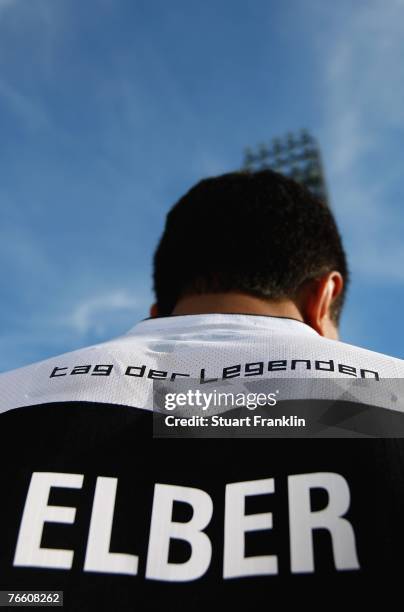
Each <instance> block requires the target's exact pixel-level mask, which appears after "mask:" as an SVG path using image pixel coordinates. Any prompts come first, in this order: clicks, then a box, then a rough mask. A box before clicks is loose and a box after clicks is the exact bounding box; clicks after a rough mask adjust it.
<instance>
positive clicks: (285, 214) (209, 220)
mask: <svg viewBox="0 0 404 612" xmlns="http://www.w3.org/2000/svg"><path fill="white" fill-rule="evenodd" d="M332 270H336V271H339V272H340V273H341V275H342V277H343V278H344V281H345V282H344V289H343V291H342V293H341V294H340V296H339V297H338V298H337V299H336V300H335V301H334V303H333V307H332V316H333V318H334V320H335V321H338V319H339V316H340V312H341V308H342V305H343V301H344V296H345V290H346V285H347V282H348V266H347V261H346V256H345V252H344V248H343V245H342V240H341V236H340V234H339V232H338V228H337V225H336V222H335V219H334V216H333V214H332V212H331V210H330V208H329V206H327V204H325V203H324V202H322V201H320V200H318V199H317V198H316V197H314V196H313V195H312V194H311V193H310V191H309V190H308V189H306V187H304V186H303V185H301V184H299V183H297V182H296V181H294V180H292V179H290V178H287V177H285V176H283V175H282V174H279V173H278V172H274V171H272V170H262V171H259V172H232V173H229V174H223V175H221V176H216V177H212V178H207V179H205V180H202V181H200V182H199V183H197V184H196V185H195V186H194V187H192V189H190V190H189V191H188V192H187V193H186V194H185V195H184V196H183V197H182V198H180V200H179V201H178V202H177V203H176V204H175V205H174V206H173V208H172V209H171V210H170V211H169V213H168V215H167V219H166V225H165V229H164V232H163V235H162V237H161V240H160V242H159V245H158V247H157V249H156V252H155V255H154V273H153V279H154V290H155V294H156V302H157V308H158V311H159V315H160V316H165V315H169V314H171V313H172V311H173V309H174V307H175V305H176V303H177V301H178V299H179V298H180V297H182V296H185V295H192V294H202V293H224V292H229V291H237V292H242V293H247V294H250V295H254V296H258V297H262V298H266V299H268V300H276V299H284V298H293V297H294V296H296V293H297V291H298V290H299V288H300V287H301V286H302V284H303V283H304V282H305V281H308V280H311V279H314V278H319V277H321V276H322V275H323V274H326V273H327V272H331V271H332Z"/></svg>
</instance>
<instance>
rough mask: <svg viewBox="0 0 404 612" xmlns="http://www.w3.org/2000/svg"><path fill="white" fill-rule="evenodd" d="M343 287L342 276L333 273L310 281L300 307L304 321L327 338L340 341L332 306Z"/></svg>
mask: <svg viewBox="0 0 404 612" xmlns="http://www.w3.org/2000/svg"><path fill="white" fill-rule="evenodd" d="M343 286H344V280H343V278H342V276H341V274H340V273H339V272H337V271H333V272H329V273H327V274H325V275H324V276H322V277H321V278H318V279H315V280H312V281H310V282H309V283H307V285H306V286H305V288H304V290H303V291H302V295H301V300H300V307H301V312H302V315H303V320H304V322H305V323H307V324H308V325H310V327H312V328H313V329H315V330H316V331H317V332H318V333H319V334H320V335H321V336H324V337H325V338H331V339H333V340H337V339H338V329H337V326H336V324H335V321H334V320H333V318H332V317H331V306H332V304H333V302H334V300H335V299H336V298H337V297H338V296H339V295H340V293H341V291H342V288H343Z"/></svg>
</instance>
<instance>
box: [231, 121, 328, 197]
mask: <svg viewBox="0 0 404 612" xmlns="http://www.w3.org/2000/svg"><path fill="white" fill-rule="evenodd" d="M265 168H270V169H271V170H276V171H277V172H280V173H281V174H284V175H286V176H290V177H291V178H293V179H295V180H296V181H298V182H300V183H303V184H304V185H305V186H306V187H308V188H309V189H310V191H311V192H312V193H313V194H314V195H315V196H317V197H318V198H319V199H321V200H323V201H324V202H326V203H327V204H328V203H329V201H328V195H327V187H326V184H325V178H324V172H323V165H322V162H321V155H320V149H319V146H318V144H317V141H316V140H315V138H313V136H311V134H310V133H309V132H308V131H307V130H301V131H300V132H299V133H297V134H292V133H291V132H289V133H288V134H286V136H284V137H283V138H273V139H272V142H271V143H270V144H268V145H266V144H265V143H261V144H259V145H258V147H257V149H256V151H255V152H254V151H253V150H252V149H250V148H247V149H245V152H244V162H243V167H242V170H245V171H251V170H264V169H265Z"/></svg>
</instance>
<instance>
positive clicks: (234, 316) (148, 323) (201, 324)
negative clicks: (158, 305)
mask: <svg viewBox="0 0 404 612" xmlns="http://www.w3.org/2000/svg"><path fill="white" fill-rule="evenodd" d="M219 326H220V327H222V328H223V327H224V328H226V329H230V330H235V331H236V330H237V329H238V330H241V329H243V330H246V331H247V330H251V329H252V328H253V329H262V330H263V331H265V330H271V331H276V332H287V333H293V334H311V335H313V334H315V335H318V334H317V332H316V331H315V330H314V329H313V328H312V327H310V326H309V325H307V324H306V323H303V321H299V320H298V319H292V318H289V317H274V316H269V315H256V314H239V313H209V314H189V315H170V316H167V317H155V318H149V319H143V321H140V322H139V323H137V324H136V325H135V326H134V327H132V328H131V329H129V330H128V331H127V332H126V334H125V335H133V334H136V335H137V334H142V335H143V334H149V333H151V332H154V331H168V330H171V331H173V330H177V331H179V330H184V329H190V328H193V329H194V330H197V329H198V330H201V328H205V329H206V328H207V327H208V328H209V327H210V328H212V327H216V328H217V327H219Z"/></svg>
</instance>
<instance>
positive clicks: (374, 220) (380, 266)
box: [321, 0, 404, 282]
mask: <svg viewBox="0 0 404 612" xmlns="http://www.w3.org/2000/svg"><path fill="white" fill-rule="evenodd" d="M353 6H354V9H353V11H352V14H350V15H349V19H347V20H344V22H343V27H341V28H340V29H339V30H338V31H334V32H332V33H330V32H328V34H327V36H328V40H327V44H326V41H325V40H324V39H323V38H322V39H321V44H322V46H323V49H325V50H326V52H325V53H324V57H325V64H324V82H323V87H324V89H323V93H324V95H323V100H324V109H325V112H324V116H325V125H324V128H323V135H322V137H323V139H324V141H325V145H326V150H327V159H326V166H327V169H328V170H329V180H330V183H331V193H332V194H333V201H334V204H335V208H336V211H337V214H339V215H340V220H341V223H342V225H343V226H344V233H345V234H346V235H347V239H348V242H349V246H350V251H351V260H352V266H353V268H354V271H355V272H356V273H359V274H360V275H362V276H363V277H368V278H370V279H373V280H375V281H378V282H402V281H404V270H403V269H402V267H401V266H399V265H398V263H397V262H398V261H399V260H398V259H397V257H399V256H402V255H403V249H402V246H401V244H402V238H401V235H400V232H399V231H398V228H399V226H400V224H401V218H402V213H401V211H400V208H402V206H398V204H399V200H402V198H403V196H404V187H403V180H402V172H401V168H402V160H401V151H400V149H401V146H402V137H403V129H404V105H403V103H402V101H403V99H404V79H403V78H402V77H401V72H400V70H401V69H400V67H401V66H402V65H403V62H404V38H403V36H402V24H403V23H404V2H403V1H402V0H391V1H390V2H388V3H386V4H384V5H383V6H382V5H381V4H380V2H376V1H371V2H367V3H364V4H362V3H360V4H359V3H358V4H355V5H353ZM329 41H333V42H331V44H330V42H329Z"/></svg>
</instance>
